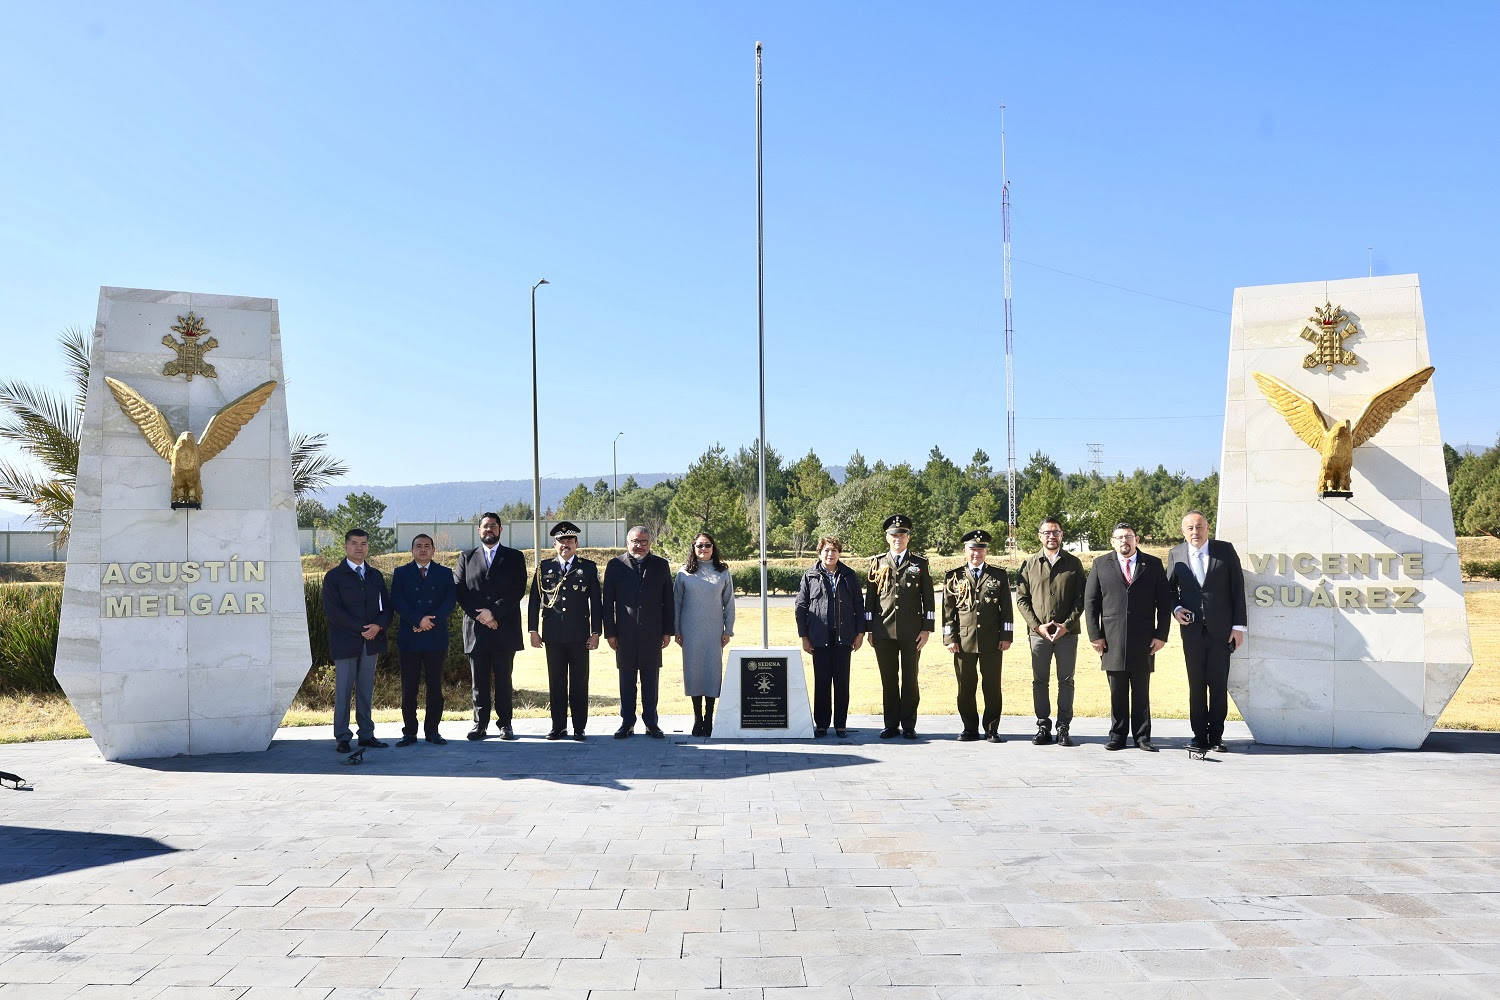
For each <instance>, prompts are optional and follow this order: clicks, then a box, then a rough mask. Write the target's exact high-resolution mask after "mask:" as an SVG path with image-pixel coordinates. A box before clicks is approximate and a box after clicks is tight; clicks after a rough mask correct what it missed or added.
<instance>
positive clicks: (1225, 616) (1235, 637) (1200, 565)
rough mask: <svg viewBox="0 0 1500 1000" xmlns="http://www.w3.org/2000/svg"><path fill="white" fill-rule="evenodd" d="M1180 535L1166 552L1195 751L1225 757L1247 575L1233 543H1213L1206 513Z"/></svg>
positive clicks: (1186, 518)
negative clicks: (1233, 657) (1231, 683)
mask: <svg viewBox="0 0 1500 1000" xmlns="http://www.w3.org/2000/svg"><path fill="white" fill-rule="evenodd" d="M1182 537H1183V542H1182V544H1181V545H1177V546H1174V547H1173V548H1172V551H1170V552H1168V553H1167V563H1166V568H1167V584H1168V586H1170V587H1171V589H1172V607H1173V608H1174V610H1173V612H1172V617H1174V618H1176V619H1177V628H1178V630H1179V633H1180V634H1181V636H1182V656H1183V659H1184V660H1185V661H1187V676H1188V718H1189V719H1190V720H1191V721H1192V725H1193V745H1192V750H1193V752H1195V753H1196V754H1197V755H1199V756H1201V755H1202V754H1203V753H1205V752H1207V751H1208V750H1216V751H1218V752H1220V753H1225V752H1227V750H1228V748H1227V747H1226V746H1224V717H1225V716H1226V715H1227V714H1228V713H1229V657H1230V655H1231V654H1232V653H1234V651H1235V650H1237V649H1239V648H1240V644H1241V643H1243V642H1244V641H1245V574H1244V571H1243V570H1241V569H1240V556H1239V553H1238V552H1236V551H1235V550H1234V546H1233V545H1231V544H1229V543H1228V542H1221V541H1214V540H1210V539H1209V537H1208V518H1206V517H1204V516H1203V512H1202V511H1197V510H1190V511H1188V512H1187V513H1186V514H1185V515H1183V518H1182Z"/></svg>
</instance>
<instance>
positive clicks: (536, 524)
mask: <svg viewBox="0 0 1500 1000" xmlns="http://www.w3.org/2000/svg"><path fill="white" fill-rule="evenodd" d="M547 283H548V282H547V279H546V278H543V279H542V280H541V281H538V282H537V283H536V284H534V285H532V286H531V544H532V546H533V547H534V548H535V549H536V563H535V565H534V567H533V571H535V568H536V567H540V566H541V565H542V446H541V437H540V435H539V434H538V432H537V419H536V290H537V289H538V288H540V287H541V286H543V285H545V284H547Z"/></svg>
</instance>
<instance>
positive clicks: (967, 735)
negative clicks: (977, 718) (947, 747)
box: [958, 729, 984, 743]
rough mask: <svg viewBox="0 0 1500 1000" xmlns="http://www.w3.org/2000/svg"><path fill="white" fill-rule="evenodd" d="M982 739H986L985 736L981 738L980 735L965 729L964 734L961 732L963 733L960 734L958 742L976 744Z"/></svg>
mask: <svg viewBox="0 0 1500 1000" xmlns="http://www.w3.org/2000/svg"><path fill="white" fill-rule="evenodd" d="M982 739H984V737H983V736H980V735H979V734H978V733H975V732H970V731H969V730H967V729H965V730H964V731H963V732H961V733H959V734H958V742H960V743H974V742H976V741H978V740H982Z"/></svg>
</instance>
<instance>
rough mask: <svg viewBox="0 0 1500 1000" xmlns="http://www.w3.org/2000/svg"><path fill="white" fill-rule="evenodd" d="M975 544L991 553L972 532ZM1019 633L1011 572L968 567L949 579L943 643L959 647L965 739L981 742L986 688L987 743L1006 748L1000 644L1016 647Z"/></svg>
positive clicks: (985, 538) (983, 536)
mask: <svg viewBox="0 0 1500 1000" xmlns="http://www.w3.org/2000/svg"><path fill="white" fill-rule="evenodd" d="M971 538H974V539H975V540H976V541H982V543H983V545H984V547H986V548H988V546H989V533H988V532H984V531H976V532H970V533H969V534H967V535H965V536H964V541H965V542H966V543H967V542H969V540H970V539H971ZM1014 629H1015V625H1014V615H1013V613H1012V609H1011V601H1010V579H1009V578H1008V577H1007V576H1006V574H1005V570H1003V569H1001V568H1000V567H998V566H991V565H989V564H988V563H986V564H985V565H983V566H981V567H979V568H978V569H977V570H976V569H974V568H973V567H971V566H969V565H968V564H967V563H966V564H965V565H963V566H959V567H957V568H955V569H951V570H949V571H948V573H947V574H946V575H945V576H944V577H943V642H944V644H950V643H957V644H958V652H956V653H954V654H953V672H954V674H955V675H956V676H957V678H958V714H959V717H960V718H961V719H963V724H964V731H963V733H962V734H961V735H960V736H959V739H963V740H977V739H979V738H980V732H979V722H980V717H979V710H978V706H977V705H976V703H975V692H976V689H979V688H982V689H983V691H984V738H985V739H988V740H989V741H990V742H991V743H1004V742H1005V741H1004V740H1003V739H1001V737H1000V733H999V728H1000V712H1001V695H1000V664H1001V658H1002V657H1003V655H1004V653H1003V652H1002V651H1001V649H1000V644H1001V643H1002V642H1010V641H1011V637H1012V636H1013V635H1014Z"/></svg>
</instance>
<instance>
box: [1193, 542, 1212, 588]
mask: <svg viewBox="0 0 1500 1000" xmlns="http://www.w3.org/2000/svg"><path fill="white" fill-rule="evenodd" d="M1203 562H1204V556H1203V553H1202V552H1201V551H1200V552H1194V553H1193V575H1194V576H1196V577H1197V578H1198V586H1200V587H1201V586H1203V578H1204V577H1206V576H1207V575H1208V568H1207V567H1206V566H1204V565H1203Z"/></svg>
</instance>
